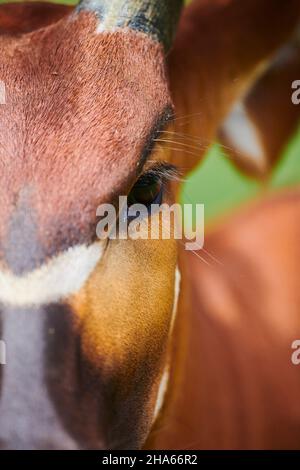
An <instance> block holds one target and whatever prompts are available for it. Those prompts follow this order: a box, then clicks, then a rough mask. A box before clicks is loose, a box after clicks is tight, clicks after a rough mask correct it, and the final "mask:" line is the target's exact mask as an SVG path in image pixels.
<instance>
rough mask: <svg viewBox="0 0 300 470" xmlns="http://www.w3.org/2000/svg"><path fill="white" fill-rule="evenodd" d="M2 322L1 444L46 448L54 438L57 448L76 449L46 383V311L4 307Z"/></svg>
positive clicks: (38, 308)
mask: <svg viewBox="0 0 300 470" xmlns="http://www.w3.org/2000/svg"><path fill="white" fill-rule="evenodd" d="M1 323H2V338H3V340H4V341H5V344H6V353H7V358H6V365H5V366H2V376H1V384H0V385H1V394H0V442H2V444H1V445H2V446H3V447H4V448H5V447H6V446H13V448H17V449H21V448H38V447H43V446H44V447H45V448H47V447H49V441H50V440H52V438H53V436H55V442H57V446H61V445H63V446H64V447H66V448H70V449H75V448H76V444H75V442H74V441H73V439H72V438H70V436H69V435H68V434H67V433H66V432H65V430H64V429H63V427H62V426H61V423H60V420H59V419H58V417H57V414H56V411H55V408H54V406H53V404H52V402H51V399H50V397H49V395H48V391H47V386H46V383H45V371H44V362H45V350H46V349H45V335H44V329H45V312H44V311H43V309H42V308H41V307H34V308H26V309H24V308H22V309H20V308H14V307H3V308H2V312H1ZM59 443H60V444H59ZM53 445H54V444H53V443H52V444H50V446H53Z"/></svg>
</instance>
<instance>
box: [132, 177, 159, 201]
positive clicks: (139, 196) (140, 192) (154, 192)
mask: <svg viewBox="0 0 300 470" xmlns="http://www.w3.org/2000/svg"><path fill="white" fill-rule="evenodd" d="M161 190H162V182H161V181H160V180H159V179H158V178H150V177H148V178H145V179H141V180H140V181H138V182H137V183H136V184H135V186H134V187H133V189H132V190H131V193H130V195H129V201H128V202H129V203H130V204H144V205H145V206H148V205H150V204H152V203H154V202H156V199H157V198H158V196H159V194H160V192H161Z"/></svg>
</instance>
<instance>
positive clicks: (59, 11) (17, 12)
mask: <svg viewBox="0 0 300 470" xmlns="http://www.w3.org/2000/svg"><path fill="white" fill-rule="evenodd" d="M72 10H73V7H71V6H68V5H56V4H53V3H42V2H32V3H31V2H30V3H20V4H16V3H13V4H3V5H0V34H2V35H3V34H7V35H13V34H25V33H30V32H32V31H35V30H37V29H40V28H44V27H46V26H49V25H51V24H53V23H56V22H57V21H59V20H60V19H61V18H63V17H64V16H66V15H68V14H69V13H70V12H71V11H72Z"/></svg>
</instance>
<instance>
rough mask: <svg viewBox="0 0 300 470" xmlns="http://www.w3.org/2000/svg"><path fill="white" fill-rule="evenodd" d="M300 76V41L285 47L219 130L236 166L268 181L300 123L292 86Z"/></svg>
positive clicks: (221, 138)
mask: <svg viewBox="0 0 300 470" xmlns="http://www.w3.org/2000/svg"><path fill="white" fill-rule="evenodd" d="M299 77H300V40H297V41H296V40H295V41H293V42H292V43H290V44H288V45H287V46H285V47H283V48H282V49H281V50H280V52H279V53H278V54H277V56H276V57H275V60H274V61H273V62H272V64H271V65H270V66H269V68H268V69H267V70H266V71H265V73H264V74H263V75H262V76H261V77H260V79H259V80H258V81H257V82H256V83H255V84H254V86H253V87H252V88H251V89H250V91H249V92H248V93H247V95H246V96H245V98H244V100H241V101H240V102H238V103H236V104H235V105H234V106H233V108H232V110H231V112H230V113H229V115H228V117H227V118H226V120H225V121H224V123H223V125H222V127H221V128H220V130H219V140H220V141H221V143H222V144H223V145H224V146H225V147H226V152H227V153H228V154H229V155H230V157H231V159H232V160H233V162H234V163H235V164H236V166H237V167H238V168H239V169H241V170H242V171H244V172H245V173H247V174H248V175H250V176H253V177H257V178H266V177H268V175H269V174H270V173H271V171H272V169H273V168H274V165H275V164H276V163H277V161H278V160H279V158H280V156H281V154H282V151H283V150H284V147H285V146H286V144H287V143H288V142H289V140H290V138H291V137H292V135H293V133H294V132H295V131H296V129H297V126H298V124H299V123H300V106H299V105H298V106H297V105H296V104H295V103H293V99H292V94H293V90H292V84H293V82H294V81H295V79H296V78H299Z"/></svg>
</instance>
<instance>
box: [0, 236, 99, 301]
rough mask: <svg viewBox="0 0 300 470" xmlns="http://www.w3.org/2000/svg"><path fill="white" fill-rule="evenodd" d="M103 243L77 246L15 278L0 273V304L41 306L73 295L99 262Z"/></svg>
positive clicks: (7, 273) (3, 272)
mask: <svg viewBox="0 0 300 470" xmlns="http://www.w3.org/2000/svg"><path fill="white" fill-rule="evenodd" d="M105 244H106V242H105V241H101V242H96V243H94V244H93V245H90V246H85V245H79V246H75V247H74V248H69V249H68V250H67V251H65V252H64V253H62V254H60V255H58V256H57V257H54V258H52V259H50V261H49V262H48V263H47V264H44V265H43V266H41V267H40V268H38V269H36V270H34V271H31V272H29V273H26V274H24V276H16V275H14V274H12V273H11V272H9V271H4V270H0V302H3V303H6V304H9V305H14V306H29V305H42V304H48V303H52V302H58V301H59V300H61V299H63V298H65V297H68V296H69V295H71V294H73V293H75V292H77V291H78V290H79V289H80V288H81V287H82V286H83V284H84V283H85V281H86V280H87V279H88V277H89V276H90V274H91V273H92V271H93V270H94V268H95V267H96V265H97V263H98V262H99V261H100V259H101V257H102V255H103V252H104V249H105Z"/></svg>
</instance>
